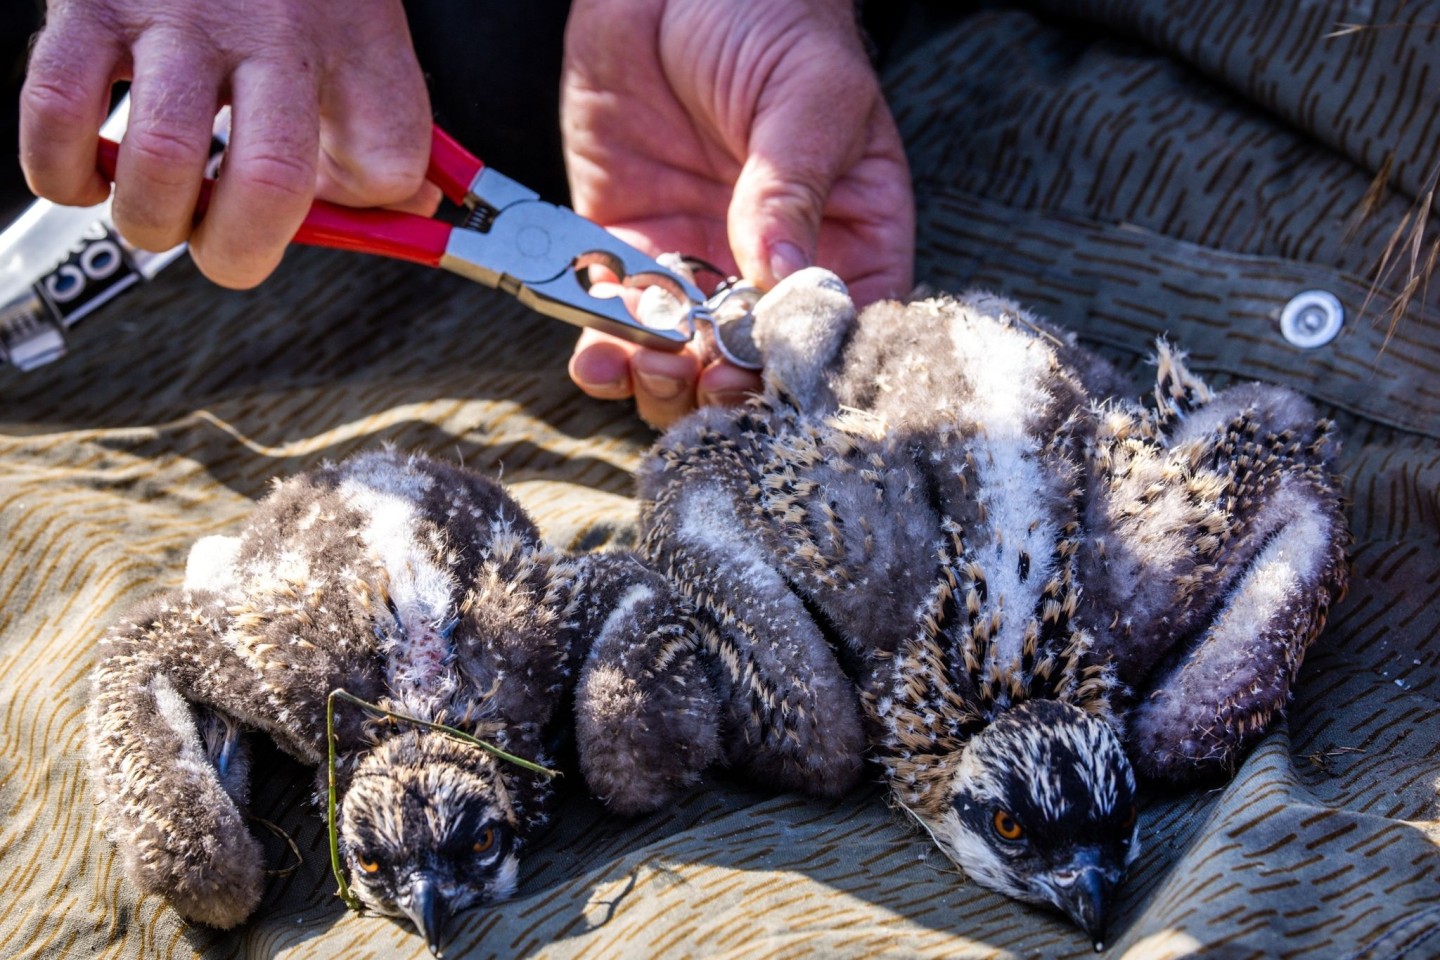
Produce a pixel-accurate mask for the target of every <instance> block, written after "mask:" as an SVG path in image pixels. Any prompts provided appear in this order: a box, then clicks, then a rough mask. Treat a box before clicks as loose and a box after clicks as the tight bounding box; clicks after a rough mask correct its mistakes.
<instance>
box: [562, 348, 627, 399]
mask: <svg viewBox="0 0 1440 960" xmlns="http://www.w3.org/2000/svg"><path fill="white" fill-rule="evenodd" d="M570 376H571V377H572V378H573V379H574V380H575V382H576V383H578V384H583V385H584V386H586V387H588V388H589V389H591V390H619V389H620V388H621V387H623V386H625V381H626V375H625V369H624V367H623V365H617V364H615V363H612V362H609V358H608V357H602V358H593V357H591V356H589V355H588V354H583V353H582V354H579V355H577V356H576V358H575V360H574V361H573V362H572V363H571V365H570Z"/></svg>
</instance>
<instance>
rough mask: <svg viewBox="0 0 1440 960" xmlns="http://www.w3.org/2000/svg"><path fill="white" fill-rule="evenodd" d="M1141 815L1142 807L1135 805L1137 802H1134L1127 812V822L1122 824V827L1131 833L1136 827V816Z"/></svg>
mask: <svg viewBox="0 0 1440 960" xmlns="http://www.w3.org/2000/svg"><path fill="white" fill-rule="evenodd" d="M1139 815H1140V808H1139V807H1137V806H1135V804H1133V803H1132V804H1130V812H1129V813H1127V814H1125V822H1124V823H1122V824H1120V829H1121V830H1124V831H1125V832H1126V833H1129V832H1130V831H1131V830H1133V829H1134V828H1135V818H1136V817H1138V816H1139Z"/></svg>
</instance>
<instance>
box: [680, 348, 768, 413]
mask: <svg viewBox="0 0 1440 960" xmlns="http://www.w3.org/2000/svg"><path fill="white" fill-rule="evenodd" d="M761 387H762V382H761V380H760V374H758V373H756V372H755V371H753V370H743V369H741V368H740V367H737V366H735V365H734V364H731V363H726V362H725V361H723V360H717V361H715V362H714V363H712V364H710V365H709V366H707V367H706V368H705V369H704V370H702V371H700V380H699V382H698V383H697V384H696V386H695V400H696V402H697V403H698V404H699V405H700V406H702V407H705V406H717V407H734V406H738V405H739V404H741V403H744V402H745V401H746V400H748V399H749V398H750V397H752V396H754V395H755V394H757V393H759V392H760V390H761Z"/></svg>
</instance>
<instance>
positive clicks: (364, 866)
mask: <svg viewBox="0 0 1440 960" xmlns="http://www.w3.org/2000/svg"><path fill="white" fill-rule="evenodd" d="M360 869H361V870H364V871H365V872H366V873H374V872H375V871H376V870H379V869H380V862H379V861H378V860H366V859H365V858H364V857H361V858H360Z"/></svg>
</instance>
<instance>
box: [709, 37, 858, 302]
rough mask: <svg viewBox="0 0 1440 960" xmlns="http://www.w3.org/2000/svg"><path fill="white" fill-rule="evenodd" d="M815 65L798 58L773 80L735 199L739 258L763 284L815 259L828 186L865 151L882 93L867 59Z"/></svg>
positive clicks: (733, 234)
mask: <svg viewBox="0 0 1440 960" xmlns="http://www.w3.org/2000/svg"><path fill="white" fill-rule="evenodd" d="M802 59H803V58H802ZM820 62H822V63H823V61H820ZM812 67H813V64H811V63H809V62H805V63H801V64H800V65H799V66H798V67H797V68H796V69H792V70H791V71H790V72H789V73H788V74H785V73H777V75H776V77H774V78H772V80H771V81H770V85H771V86H770V90H769V91H767V93H769V95H768V96H765V97H764V99H763V102H762V105H761V107H760V108H759V109H758V110H757V112H756V114H755V119H754V122H753V125H752V127H751V134H750V142H749V146H748V155H747V157H746V160H745V165H744V167H743V168H742V169H741V171H740V177H739V179H738V180H737V181H736V184H735V196H734V199H733V200H732V202H731V204H730V210H729V222H728V228H729V234H730V242H731V245H732V246H733V247H734V249H735V259H736V261H737V262H738V263H739V266H740V270H741V273H742V274H743V275H744V276H746V277H750V278H751V279H754V280H756V281H758V282H759V283H760V284H761V286H766V287H768V286H771V285H773V284H774V283H776V282H777V281H779V280H781V279H783V278H784V277H786V276H788V275H790V274H791V273H794V272H795V271H797V270H799V269H801V268H803V267H806V266H809V265H810V264H812V263H813V262H814V260H815V248H816V242H817V238H818V236H819V233H820V223H821V221H822V219H823V217H824V211H825V204H826V200H827V199H828V197H829V194H830V188H831V186H832V185H833V184H834V182H835V180H836V178H837V177H839V176H840V174H841V173H842V172H843V171H845V170H846V169H847V168H849V167H850V166H852V165H853V164H854V163H855V162H856V161H857V160H859V158H860V156H861V155H862V154H863V149H864V134H865V131H866V129H867V122H868V119H869V116H870V111H871V107H872V104H873V103H874V101H875V99H876V98H877V97H878V95H879V94H878V86H877V84H876V81H875V79H874V77H873V75H872V74H870V72H869V67H868V65H864V64H863V63H861V64H857V65H854V66H853V67H851V68H850V69H841V70H835V71H833V72H827V71H823V70H822V71H818V72H817V71H816V70H814V69H813V68H812Z"/></svg>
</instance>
